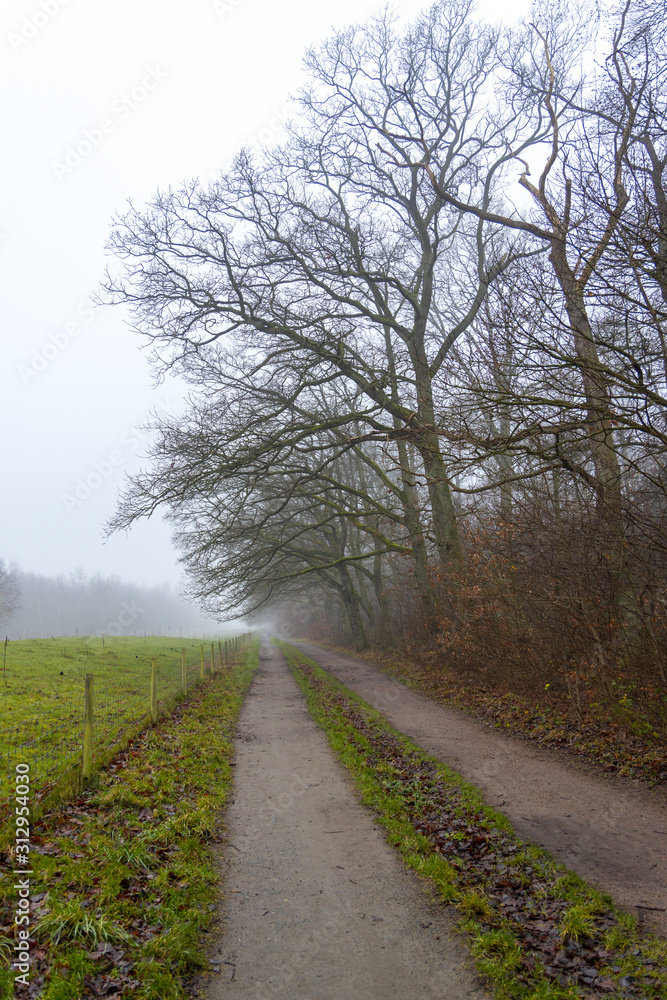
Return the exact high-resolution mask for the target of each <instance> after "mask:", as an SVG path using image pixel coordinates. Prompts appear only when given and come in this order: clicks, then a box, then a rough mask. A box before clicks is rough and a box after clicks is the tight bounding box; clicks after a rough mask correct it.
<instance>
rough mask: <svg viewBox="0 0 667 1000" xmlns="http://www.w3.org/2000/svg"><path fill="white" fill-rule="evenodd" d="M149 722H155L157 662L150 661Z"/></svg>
mask: <svg viewBox="0 0 667 1000" xmlns="http://www.w3.org/2000/svg"><path fill="white" fill-rule="evenodd" d="M151 722H154V723H155V722H157V660H152V661H151Z"/></svg>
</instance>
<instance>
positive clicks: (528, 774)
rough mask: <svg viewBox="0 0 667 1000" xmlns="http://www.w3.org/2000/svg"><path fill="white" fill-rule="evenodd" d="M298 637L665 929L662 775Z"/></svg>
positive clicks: (544, 842)
mask: <svg viewBox="0 0 667 1000" xmlns="http://www.w3.org/2000/svg"><path fill="white" fill-rule="evenodd" d="M291 641H292V642H293V645H295V646H296V647H297V648H298V649H300V650H302V652H304V653H305V654H306V655H307V656H309V657H311V658H312V659H313V660H315V661H316V662H317V663H318V664H319V665H320V666H321V667H322V668H323V669H324V670H327V671H328V672H329V673H331V674H333V675H334V676H335V677H337V678H338V679H339V680H340V681H342V682H343V684H345V685H346V686H347V687H349V688H351V690H353V691H355V692H356V693H357V694H359V695H361V697H362V698H363V699H364V700H365V701H367V702H369V704H371V705H373V706H374V707H375V708H376V709H378V711H380V712H381V713H382V714H383V715H384V716H385V717H386V718H387V719H388V720H389V721H390V722H391V723H392V725H394V726H395V727H396V728H397V729H399V730H400V731H401V732H402V733H405V734H406V735H408V736H410V737H411V738H412V739H413V740H414V741H415V743H417V744H419V746H420V747H422V748H423V749H424V750H426V751H427V752H428V753H430V754H432V755H433V756H434V757H437V758H438V759H439V760H441V761H443V762H444V763H446V764H448V765H449V766H450V767H452V768H453V769H454V770H456V771H457V772H458V773H459V774H461V775H463V777H464V778H466V779H467V780H468V781H470V782H471V783H472V784H474V785H476V786H477V787H478V788H480V789H481V790H482V791H483V793H484V795H485V797H486V800H487V802H488V803H489V805H491V806H493V807H494V808H496V809H498V810H499V811H500V812H502V813H504V814H505V815H506V816H507V817H508V818H509V819H510V821H511V822H512V825H513V826H514V828H515V830H516V831H517V833H518V834H519V836H520V837H522V838H523V839H524V840H530V841H532V842H533V843H536V844H540V845H541V846H543V847H546V848H547V850H549V851H551V853H552V854H554V855H555V856H556V857H558V858H559V859H560V860H561V861H563V862H564V863H565V864H566V865H567V866H568V867H569V868H572V869H573V870H574V871H576V872H578V873H579V874H580V875H581V876H582V877H583V878H585V879H587V880H588V881H589V882H591V883H592V884H593V885H595V886H597V887H598V888H599V889H601V890H603V891H604V892H610V893H611V894H612V896H613V897H614V900H615V902H616V903H618V904H619V905H620V906H622V907H624V908H625V909H627V910H630V911H631V912H633V913H634V914H635V915H638V914H639V915H640V917H641V918H642V919H643V920H646V921H647V923H648V922H650V923H652V924H653V926H654V927H655V928H656V929H658V930H659V931H660V932H661V933H662V934H664V935H667V791H666V790H665V786H664V785H663V786H661V787H658V788H655V789H653V790H649V789H648V788H647V786H646V785H645V784H644V783H642V782H639V781H631V780H629V779H625V778H619V777H618V776H617V775H608V776H606V775H604V776H603V775H601V774H600V773H599V772H597V771H596V770H594V769H593V768H591V767H588V766H586V765H585V764H583V763H579V762H578V761H576V760H574V759H572V760H570V759H569V758H568V759H564V756H563V755H562V754H557V753H555V752H554V751H549V750H548V749H547V748H542V747H539V746H537V745H535V744H533V743H530V742H528V741H525V740H519V739H517V738H515V737H511V736H507V735H506V734H504V733H499V732H497V731H495V730H493V729H491V728H489V727H488V726H487V725H486V724H484V723H483V722H481V721H479V720H477V719H474V718H473V717H471V716H470V715H468V714H466V713H465V712H463V711H461V710H459V709H456V708H448V707H446V706H444V705H441V704H439V703H438V702H436V701H432V700H431V699H429V698H426V697H424V696H423V695H420V694H417V693H416V692H415V691H412V690H410V689H409V688H407V687H405V686H404V685H403V684H401V683H400V682H399V681H396V680H394V679H392V678H390V677H387V676H386V675H385V674H383V673H382V671H381V670H380V668H379V667H376V666H373V665H372V664H370V663H367V662H366V661H365V660H360V659H357V658H356V657H354V656H348V655H343V654H342V653H338V652H335V651H333V650H329V649H325V648H324V647H322V646H319V645H316V644H314V643H307V642H296V641H294V640H291ZM638 907H639V908H641V907H646V909H637V908H638ZM661 911H662V912H661Z"/></svg>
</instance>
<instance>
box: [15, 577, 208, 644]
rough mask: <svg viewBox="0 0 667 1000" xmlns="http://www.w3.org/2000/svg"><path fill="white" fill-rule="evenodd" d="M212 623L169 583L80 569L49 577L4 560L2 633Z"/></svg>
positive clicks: (126, 630)
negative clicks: (89, 573)
mask: <svg viewBox="0 0 667 1000" xmlns="http://www.w3.org/2000/svg"><path fill="white" fill-rule="evenodd" d="M212 627H213V626H212V623H211V622H210V621H207V620H206V619H204V618H203V617H202V616H201V615H200V614H199V613H198V611H197V610H196V608H194V607H193V606H192V605H190V604H186V603H185V602H184V601H183V600H182V599H181V598H179V596H178V594H177V593H176V592H175V591H174V590H173V589H172V588H171V587H170V586H168V585H167V584H164V585H162V586H157V587H147V586H140V585H138V584H134V583H125V582H123V581H122V580H120V579H118V578H117V577H103V576H99V575H98V576H90V577H89V576H86V575H85V574H84V573H82V572H81V571H78V572H76V573H74V574H72V575H71V576H69V577H64V576H57V577H48V576H43V575H41V574H39V573H27V572H23V571H22V570H20V569H18V568H11V569H10V568H8V567H6V566H5V565H4V563H2V564H0V629H1V630H2V638H4V637H5V636H9V638H10V639H35V638H47V637H48V636H61V635H67V636H70V635H81V636H84V635H88V636H91V635H105V636H118V635H144V634H146V635H174V636H178V635H188V634H190V633H196V634H201V633H202V631H211V628H212Z"/></svg>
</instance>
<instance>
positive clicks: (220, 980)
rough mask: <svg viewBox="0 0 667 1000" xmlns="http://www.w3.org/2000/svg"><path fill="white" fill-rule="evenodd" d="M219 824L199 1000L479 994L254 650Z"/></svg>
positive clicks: (282, 685)
mask: <svg viewBox="0 0 667 1000" xmlns="http://www.w3.org/2000/svg"><path fill="white" fill-rule="evenodd" d="M235 762H236V769H235V782H234V800H233V802H232V803H230V805H229V807H228V810H227V813H226V816H225V822H226V826H227V835H226V845H225V847H224V849H223V856H224V858H223V862H222V863H223V866H224V872H223V894H224V896H225V906H224V910H223V912H222V913H221V918H222V924H221V933H220V936H219V938H218V939H217V940H216V939H215V938H214V936H213V934H212V935H211V939H212V942H211V943H212V948H211V954H210V957H211V959H212V961H213V962H214V963H216V964H217V967H218V968H219V969H220V970H221V971H220V974H219V975H218V976H216V977H215V978H214V979H213V981H212V982H210V983H209V984H208V987H207V993H206V996H208V997H209V998H210V1000H223V998H224V1000H268V998H272V1000H299V998H303V1000H362V998H363V1000H464V998H466V1000H469V998H480V1000H483V998H484V997H486V996H487V994H486V992H485V990H484V987H483V986H482V984H481V982H480V980H479V978H478V977H477V976H476V975H475V973H474V971H473V970H472V969H471V967H470V965H469V963H468V959H467V954H466V951H465V949H464V946H463V945H462V943H461V942H460V941H459V940H457V939H456V938H455V937H454V936H453V935H452V933H451V929H450V928H451V923H450V921H449V918H448V916H447V915H446V913H445V911H444V910H443V908H442V907H441V906H440V905H437V904H436V905H431V904H430V903H429V900H428V898H427V896H426V894H425V891H424V886H423V883H422V882H421V881H420V880H419V879H418V878H417V877H416V876H414V875H413V874H412V873H411V872H410V871H408V870H407V869H406V868H405V867H404V865H403V864H402V862H401V861H400V859H399V857H398V855H397V854H396V852H395V851H394V850H393V849H392V848H390V847H389V846H388V844H387V843H386V841H385V839H384V836H383V834H382V833H381V832H380V831H379V830H378V829H377V828H376V827H375V826H374V825H373V819H372V816H371V814H370V812H369V811H368V810H366V809H365V808H364V807H363V806H361V805H360V804H359V802H358V799H357V797H356V795H355V792H354V790H353V788H352V783H351V780H350V778H349V776H348V774H347V772H346V771H345V769H344V767H343V766H342V765H341V764H340V762H339V761H338V760H337V759H336V757H335V755H334V754H333V752H332V751H331V749H330V748H329V745H328V743H327V741H326V738H325V736H324V734H323V733H322V731H321V730H320V728H319V727H318V726H317V725H316V724H315V723H314V722H313V720H312V719H311V717H310V714H309V712H308V709H307V707H306V703H305V700H304V699H303V697H302V695H301V693H300V691H299V690H298V688H297V686H296V684H295V682H294V680H293V679H292V677H291V675H290V674H289V671H288V670H287V667H286V665H285V662H284V660H283V657H282V655H281V654H280V653H279V652H278V651H277V650H276V649H275V647H273V646H269V645H267V644H264V645H263V648H262V656H261V661H260V667H259V670H258V673H257V675H256V677H255V680H254V682H253V684H252V687H251V689H250V692H249V694H248V696H247V698H246V702H245V705H244V707H243V711H242V714H241V719H240V724H239V736H238V742H237V749H236V755H235Z"/></svg>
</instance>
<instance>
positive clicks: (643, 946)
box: [277, 643, 667, 1000]
mask: <svg viewBox="0 0 667 1000" xmlns="http://www.w3.org/2000/svg"><path fill="white" fill-rule="evenodd" d="M277 645H278V646H279V648H280V649H281V650H282V652H283V653H284V655H285V656H286V658H287V661H288V664H289V666H290V669H291V670H292V672H293V674H294V676H295V678H296V680H297V683H298V684H299V686H300V688H301V690H302V691H303V693H304V695H305V697H306V699H307V701H308V705H309V707H310V711H311V713H312V715H313V717H314V718H315V720H316V721H317V722H318V723H319V724H320V725H321V726H322V728H323V729H324V730H325V732H326V734H327V737H328V739H329V742H330V743H331V746H332V747H333V748H334V750H336V752H337V753H338V754H339V755H340V757H341V758H342V760H343V762H344V763H345V765H346V766H347V767H348V768H349V769H350V771H351V772H352V774H353V776H354V779H355V782H356V783H357V786H358V787H359V788H360V790H361V792H362V795H363V799H364V801H365V802H366V803H367V804H368V805H369V806H370V807H371V808H372V809H373V810H374V811H375V813H376V814H377V817H378V822H379V823H381V824H382V825H383V826H384V827H385V830H386V835H387V838H388V840H389V841H390V842H391V843H393V844H395V845H396V847H397V848H398V850H399V851H400V853H401V854H402V856H403V858H404V860H405V861H406V863H407V864H408V865H410V867H412V868H413V869H414V870H415V871H417V872H418V873H419V874H420V875H422V876H423V877H425V878H426V879H427V880H428V881H429V882H430V884H431V885H432V886H433V888H434V889H435V890H436V891H437V893H438V895H439V897H440V898H441V899H442V900H443V901H444V902H446V903H449V904H452V905H453V906H455V907H456V908H457V909H458V911H459V913H460V915H461V920H460V927H461V929H462V930H463V931H464V932H466V933H467V934H469V935H470V940H471V948H472V952H473V954H474V956H475V958H476V960H477V963H478V967H479V969H480V971H481V972H482V973H483V974H484V975H486V976H487V977H488V978H489V980H490V981H491V982H492V983H493V985H494V988H495V992H496V995H497V996H498V997H502V998H513V1000H514V998H517V1000H519V998H521V1000H529V998H530V1000H566V998H568V1000H574V998H577V997H601V996H610V997H613V996H622V997H643V998H649V997H650V998H653V997H664V996H665V995H666V994H667V944H666V943H665V942H664V941H661V940H658V939H655V938H651V937H647V936H645V935H642V934H641V933H640V931H639V928H638V925H637V921H636V920H635V918H634V917H632V916H630V915H628V914H625V913H622V912H619V911H618V910H616V909H615V908H614V906H613V903H612V900H611V898H610V897H609V896H606V895H603V894H601V893H598V892H596V891H595V890H594V889H592V888H590V887H589V886H588V885H587V884H586V883H585V882H584V881H583V880H582V879H580V878H579V877H578V876H576V875H574V874H573V873H572V872H570V871H568V870H567V869H566V868H565V867H564V866H562V865H560V864H558V863H557V862H556V861H555V860H554V859H553V858H552V857H550V856H549V855H548V854H547V853H546V852H545V851H543V850H541V849H539V848H537V847H535V846H533V845H527V844H524V843H522V842H521V841H520V840H519V839H518V838H517V836H516V834H515V833H514V831H513V829H512V827H511V825H510V823H509V821H508V820H507V819H506V817H504V816H502V815H501V814H500V813H497V812H495V811H494V810H492V809H490V808H489V807H488V806H487V805H486V804H485V803H484V800H483V797H482V795H481V793H480V792H479V791H478V790H477V789H476V788H474V787H473V786H472V785H469V784H468V783H466V782H465V781H463V779H462V778H461V777H460V776H459V775H457V774H456V773H455V772H453V771H452V770H451V769H449V768H447V767H445V766H444V765H442V764H440V763H439V762H438V761H436V760H434V759H433V758H432V757H429V756H428V755H427V754H425V753H424V752H423V751H422V750H420V749H419V748H418V747H417V746H416V745H415V744H414V743H412V741H411V740H409V739H407V738H406V737H405V736H403V735H402V734H401V733H398V732H397V731H396V730H395V729H393V728H392V727H391V726H390V725H389V724H388V723H387V722H386V720H385V719H384V718H383V717H382V716H381V715H380V714H379V713H378V712H376V711H375V710H374V709H372V708H371V707H370V706H369V705H367V704H366V703H365V702H364V701H362V700H361V699H360V698H358V697H357V696H356V695H354V694H353V693H352V692H351V691H349V690H348V689H347V688H345V687H344V686H343V685H342V684H340V683H339V682H338V681H336V680H335V679H334V678H332V677H330V676H329V675H328V674H326V673H325V672H324V671H323V670H321V669H320V668H319V667H318V666H317V665H316V664H315V663H314V662H313V661H312V660H310V659H308V658H307V657H306V656H304V655H303V654H302V653H301V652H300V651H299V650H297V649H295V648H294V647H292V646H289V645H288V644H287V643H277Z"/></svg>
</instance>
